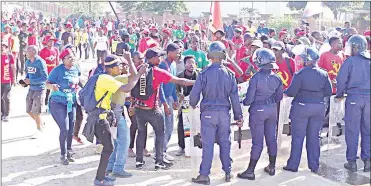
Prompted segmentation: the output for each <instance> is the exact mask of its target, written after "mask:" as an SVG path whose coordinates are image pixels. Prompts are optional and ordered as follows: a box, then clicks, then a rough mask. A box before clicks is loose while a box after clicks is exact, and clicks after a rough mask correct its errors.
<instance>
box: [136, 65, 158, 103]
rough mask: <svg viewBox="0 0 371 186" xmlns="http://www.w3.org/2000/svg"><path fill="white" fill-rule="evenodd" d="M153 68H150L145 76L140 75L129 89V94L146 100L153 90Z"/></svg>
mask: <svg viewBox="0 0 371 186" xmlns="http://www.w3.org/2000/svg"><path fill="white" fill-rule="evenodd" d="M152 81H153V68H150V69H149V71H148V73H147V75H146V77H145V78H143V77H140V78H139V80H138V82H137V84H136V85H135V86H134V88H133V89H131V96H133V97H134V98H137V99H140V100H148V99H149V98H150V97H151V96H152V94H153V93H154V92H155V91H154V90H153V87H152V83H153V82H152Z"/></svg>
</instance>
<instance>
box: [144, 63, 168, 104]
mask: <svg viewBox="0 0 371 186" xmlns="http://www.w3.org/2000/svg"><path fill="white" fill-rule="evenodd" d="M172 78H173V76H172V75H171V74H170V73H169V72H168V71H166V70H163V69H160V68H159V67H157V66H155V67H153V80H152V88H153V90H154V91H155V92H154V93H153V94H152V96H151V97H149V99H148V100H139V101H142V102H143V103H144V104H146V105H147V106H148V107H150V108H154V107H155V106H158V98H159V92H160V91H159V88H160V85H161V83H169V82H170V80H171V79H172Z"/></svg>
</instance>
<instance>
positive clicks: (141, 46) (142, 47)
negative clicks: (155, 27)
mask: <svg viewBox="0 0 371 186" xmlns="http://www.w3.org/2000/svg"><path fill="white" fill-rule="evenodd" d="M150 39H151V38H150V37H145V38H142V39H140V41H139V47H138V51H139V52H141V53H144V52H145V51H146V50H147V48H148V45H147V41H148V40H150Z"/></svg>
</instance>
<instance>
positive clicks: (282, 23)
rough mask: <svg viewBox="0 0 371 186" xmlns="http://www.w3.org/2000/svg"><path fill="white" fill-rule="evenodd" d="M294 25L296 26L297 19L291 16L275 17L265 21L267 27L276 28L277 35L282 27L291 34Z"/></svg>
mask: <svg viewBox="0 0 371 186" xmlns="http://www.w3.org/2000/svg"><path fill="white" fill-rule="evenodd" d="M296 26H298V20H295V19H293V18H292V17H291V16H285V17H275V18H273V19H269V20H268V22H267V27H268V28H274V29H276V32H277V35H278V32H280V31H281V30H282V29H283V28H286V29H287V32H288V33H290V35H292V34H293V33H294V28H295V27H296Z"/></svg>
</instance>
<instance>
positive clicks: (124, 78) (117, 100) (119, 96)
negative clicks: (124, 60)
mask: <svg viewBox="0 0 371 186" xmlns="http://www.w3.org/2000/svg"><path fill="white" fill-rule="evenodd" d="M115 80H117V81H119V82H121V83H122V84H123V85H126V84H128V81H129V76H128V75H119V76H116V77H115ZM125 99H126V93H125V92H121V91H116V92H115V93H114V94H113V95H112V103H114V104H118V105H121V106H123V105H125Z"/></svg>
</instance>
